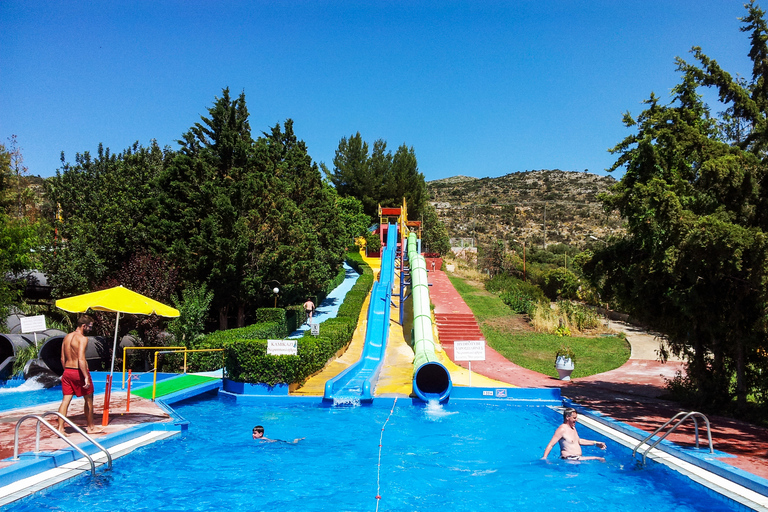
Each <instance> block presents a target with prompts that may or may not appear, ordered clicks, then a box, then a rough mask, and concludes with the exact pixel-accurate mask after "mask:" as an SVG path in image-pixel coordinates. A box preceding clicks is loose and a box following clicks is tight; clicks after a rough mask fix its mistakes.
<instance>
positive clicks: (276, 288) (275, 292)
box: [272, 286, 280, 308]
mask: <svg viewBox="0 0 768 512" xmlns="http://www.w3.org/2000/svg"><path fill="white" fill-rule="evenodd" d="M272 293H274V294H275V308H277V294H278V293H280V288H278V287H277V286H275V287H274V288H272Z"/></svg>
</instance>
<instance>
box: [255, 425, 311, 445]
mask: <svg viewBox="0 0 768 512" xmlns="http://www.w3.org/2000/svg"><path fill="white" fill-rule="evenodd" d="M253 438H254V439H256V440H257V441H262V442H264V443H287V444H296V443H298V442H299V441H301V440H302V439H304V438H303V437H299V438H297V439H294V440H293V441H283V440H282V439H270V438H268V437H264V427H262V426H261V425H256V426H255V427H253Z"/></svg>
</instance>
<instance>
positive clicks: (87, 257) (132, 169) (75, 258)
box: [41, 141, 172, 297]
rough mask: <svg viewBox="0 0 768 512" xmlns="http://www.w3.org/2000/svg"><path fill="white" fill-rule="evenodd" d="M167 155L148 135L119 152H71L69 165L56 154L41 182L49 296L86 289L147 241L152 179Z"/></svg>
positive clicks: (118, 268)
mask: <svg viewBox="0 0 768 512" xmlns="http://www.w3.org/2000/svg"><path fill="white" fill-rule="evenodd" d="M171 155H172V153H171V152H170V151H168V150H165V151H164V150H162V149H160V147H159V146H158V145H157V143H156V142H154V141H153V142H152V144H151V146H150V147H147V148H145V147H142V146H140V145H139V143H138V142H137V143H135V144H134V145H133V146H132V147H130V148H128V149H126V150H125V151H123V152H122V153H120V154H114V153H111V152H110V150H109V148H107V149H105V148H104V147H103V146H102V145H99V148H98V152H97V155H96V157H95V158H93V157H92V156H91V155H90V153H89V152H85V153H83V154H77V155H75V164H74V165H73V164H69V163H67V162H66V161H65V160H64V155H63V154H62V168H61V169H60V170H58V171H57V172H56V176H54V177H52V178H50V179H48V180H46V183H45V186H46V197H47V201H48V206H47V212H46V213H47V215H46V216H47V217H48V218H49V219H52V223H53V227H54V231H53V232H52V233H51V234H50V236H51V240H50V241H49V243H50V247H49V250H47V251H43V252H42V253H41V259H42V262H43V268H44V270H45V272H46V274H47V275H48V278H49V280H50V282H51V285H52V286H53V288H54V294H55V296H58V297H61V296H64V295H68V294H74V293H83V292H86V291H90V289H91V287H92V286H94V285H96V284H98V283H100V282H102V281H103V280H104V279H105V278H107V277H109V276H111V275H114V274H115V273H116V272H117V271H119V270H120V269H121V268H122V267H123V266H124V265H125V264H126V263H127V262H128V260H129V259H130V257H131V255H132V254H134V253H135V252H136V251H137V250H138V249H140V248H142V247H145V246H147V245H148V244H150V243H151V241H152V240H153V239H154V233H151V232H150V230H149V228H148V226H147V224H146V219H147V218H148V217H149V216H150V212H151V211H152V208H153V205H152V200H153V197H154V189H153V188H152V183H153V180H154V178H155V176H157V174H158V173H160V172H161V171H162V170H163V168H164V167H165V166H166V164H167V162H168V160H169V159H170V157H171Z"/></svg>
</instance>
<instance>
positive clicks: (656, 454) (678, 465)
mask: <svg viewBox="0 0 768 512" xmlns="http://www.w3.org/2000/svg"><path fill="white" fill-rule="evenodd" d="M557 409H559V410H562V408H561V407H559V408H557ZM578 422H579V423H581V424H583V425H584V426H585V427H587V428H589V429H591V430H594V431H595V432H598V433H600V434H602V435H604V436H605V437H607V438H609V439H611V440H613V441H616V442H617V443H619V444H622V445H624V446H626V447H627V448H629V449H630V450H633V449H634V448H635V446H637V444H638V442H639V441H638V440H637V439H635V438H634V437H631V436H629V435H627V434H625V433H623V432H620V431H618V430H616V429H614V428H611V427H610V426H608V425H606V424H604V423H602V422H599V421H597V420H595V419H593V418H590V417H589V416H588V415H585V414H580V415H579V418H578ZM649 446H650V445H648V444H643V445H642V446H641V447H640V449H638V451H637V453H638V457H639V460H642V456H641V455H640V454H641V453H644V452H645V450H647V449H648V447H649ZM647 458H648V459H650V460H652V461H654V462H658V463H660V464H664V465H665V466H667V467H669V468H670V469H672V470H674V471H677V472H678V473H681V474H683V475H685V476H687V477H688V478H690V479H691V480H693V481H695V482H697V483H699V484H701V485H703V486H705V487H707V488H708V489H711V490H712V491H714V492H716V493H718V494H721V495H723V496H725V497H727V498H730V499H731V500H733V501H735V502H737V503H740V504H741V505H744V506H745V507H748V508H749V509H750V510H756V511H759V512H768V496H764V495H762V494H760V493H757V492H755V491H753V490H752V489H748V488H746V487H744V486H742V485H740V484H738V483H736V482H733V481H731V480H728V479H727V478H724V477H722V476H720V475H717V474H715V473H712V472H711V471H707V470H706V469H704V468H701V467H699V466H696V465H695V464H691V463H690V462H686V461H684V460H682V459H680V458H678V457H675V456H673V455H670V454H669V453H667V452H663V451H661V450H657V449H656V448H654V449H652V450H650V451H649V452H648V455H647Z"/></svg>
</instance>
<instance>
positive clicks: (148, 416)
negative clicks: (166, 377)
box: [0, 390, 171, 468]
mask: <svg viewBox="0 0 768 512" xmlns="http://www.w3.org/2000/svg"><path fill="white" fill-rule="evenodd" d="M84 404H85V401H84V400H83V399H82V398H75V399H73V400H72V403H71V404H70V406H69V412H68V413H67V418H69V419H70V420H72V421H73V422H74V423H75V424H76V425H79V426H81V427H82V426H83V425H85V414H84V412H83V405H84ZM93 405H94V410H95V411H96V413H97V414H96V416H95V417H94V419H93V420H94V423H95V424H96V426H97V427H99V428H103V429H104V435H106V434H113V433H115V432H119V431H121V430H125V429H127V428H129V427H133V426H135V425H140V424H144V423H163V422H168V421H171V418H170V416H168V414H167V413H166V412H165V411H164V410H163V409H161V408H160V406H158V405H157V404H156V403H155V402H152V401H151V400H146V399H144V398H140V397H137V396H136V395H132V396H131V407H130V412H125V408H126V393H125V392H124V391H118V390H115V391H113V392H112V399H111V401H110V415H109V424H108V425H107V426H106V427H101V423H102V411H103V409H104V393H100V394H98V395H94V397H93ZM58 408H59V403H58V402H53V403H50V404H44V405H38V406H34V407H26V408H23V409H13V410H11V411H4V412H0V440H1V441H2V442H0V459H7V458H9V457H13V439H14V432H15V429H16V423H17V422H18V421H19V419H20V418H21V417H23V416H25V415H27V414H38V415H40V414H42V413H43V412H45V411H55V410H57V409H58ZM46 420H47V421H48V422H50V423H52V424H54V425H55V421H56V417H55V416H50V417H48V418H46ZM36 423H37V422H36V421H35V420H26V421H25V422H24V423H22V424H21V428H20V429H19V453H27V452H33V451H34V450H35V425H36ZM65 430H66V431H67V432H68V433H69V434H70V437H69V439H70V440H71V441H73V442H74V443H75V444H80V443H82V442H84V441H85V439H84V438H83V437H82V436H81V435H80V434H78V433H77V432H75V431H74V429H72V428H71V427H67V428H65ZM101 436H102V435H94V436H93V437H94V439H96V440H97V441H98V439H99V437H101ZM67 447H68V445H67V443H66V442H65V441H62V440H61V439H60V438H59V437H57V436H56V435H55V434H54V433H53V432H51V431H50V430H49V429H47V428H45V427H43V428H41V429H40V450H42V451H45V452H55V451H56V450H59V449H62V448H67ZM12 464H15V462H14V461H12V460H0V468H3V467H6V466H10V465H12Z"/></svg>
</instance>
